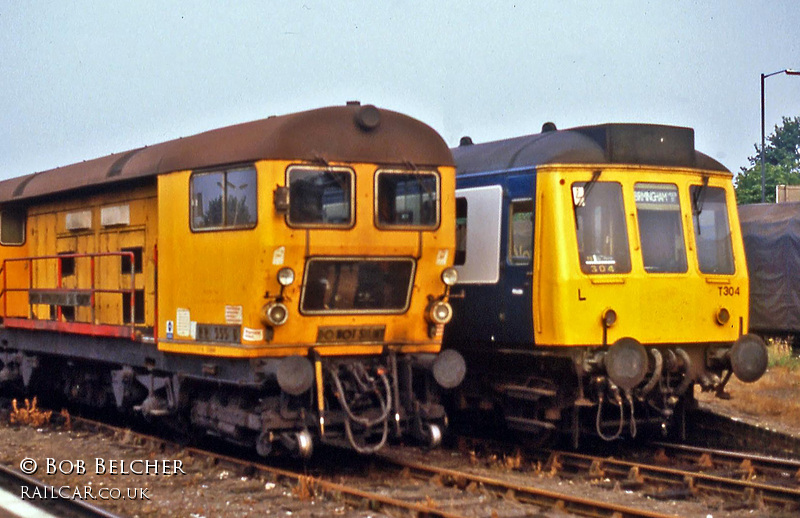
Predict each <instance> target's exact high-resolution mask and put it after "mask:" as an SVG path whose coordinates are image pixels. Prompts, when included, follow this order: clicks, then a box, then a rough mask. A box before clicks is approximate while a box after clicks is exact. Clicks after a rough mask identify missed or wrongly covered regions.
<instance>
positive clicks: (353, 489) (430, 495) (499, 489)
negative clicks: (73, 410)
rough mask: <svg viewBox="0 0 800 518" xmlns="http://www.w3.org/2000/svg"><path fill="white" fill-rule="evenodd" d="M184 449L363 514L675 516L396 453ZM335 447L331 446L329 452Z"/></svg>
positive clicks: (152, 441)
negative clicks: (309, 454) (296, 454)
mask: <svg viewBox="0 0 800 518" xmlns="http://www.w3.org/2000/svg"><path fill="white" fill-rule="evenodd" d="M73 426H75V427H78V426H80V427H86V428H88V429H93V430H94V431H97V432H100V433H105V434H113V435H115V436H117V437H123V436H124V437H126V442H128V443H130V442H131V436H132V435H133V436H135V441H136V443H137V444H140V445H141V444H148V445H149V447H150V448H155V449H157V450H161V451H164V450H172V449H174V448H177V445H175V444H174V443H170V442H169V441H167V440H164V439H161V438H158V437H153V436H151V435H147V434H140V433H134V432H131V431H130V430H127V429H121V428H116V427H114V426H111V425H108V424H105V423H100V422H97V421H91V420H85V419H80V418H78V419H75V418H73ZM180 451H181V455H185V456H189V457H195V458H198V459H203V461H202V463H203V464H204V465H208V463H209V462H211V463H213V465H214V466H215V467H217V468H221V467H224V468H225V469H226V470H229V471H231V472H234V473H238V474H243V475H245V474H246V475H247V476H248V477H251V478H253V477H257V478H259V479H260V480H262V482H263V481H267V482H272V483H280V484H284V485H286V484H288V485H290V486H291V487H292V489H291V493H292V494H294V495H295V496H296V497H297V498H299V499H301V500H306V501H310V500H312V499H320V498H325V499H327V500H329V501H333V502H336V503H337V504H338V505H346V506H348V507H349V508H351V509H352V510H353V512H354V513H355V512H356V511H357V510H360V509H361V510H363V509H369V510H371V511H378V512H381V513H386V514H388V515H396V514H398V513H399V514H400V515H403V516H420V517H441V518H467V517H475V516H488V515H491V516H493V517H497V518H506V517H508V518H512V517H522V516H530V515H531V514H536V513H541V512H543V511H544V512H546V511H547V510H555V511H557V512H561V513H570V514H574V515H578V516H591V517H606V516H607V517H614V518H635V517H641V518H667V517H674V516H675V515H674V514H665V513H660V512H656V511H652V510H648V509H637V508H634V507H629V506H625V505H620V504H616V503H609V502H607V501H602V500H595V499H592V498H589V497H580V496H575V495H570V494H566V493H560V492H555V491H549V490H543V489H540V488H537V487H534V486H533V485H531V484H530V483H513V482H509V481H506V480H501V479H497V478H491V477H489V476H482V475H476V474H473V473H469V472H467V471H464V470H460V469H449V468H443V467H437V466H434V465H424V464H423V463H420V462H415V461H411V460H408V459H403V458H400V457H399V456H396V455H381V456H377V457H376V456H373V457H362V456H353V455H352V454H351V453H346V454H342V458H343V459H344V461H343V462H342V464H340V465H337V466H336V467H335V468H334V469H331V466H330V464H331V463H330V462H329V461H327V460H326V462H321V463H320V465H319V466H314V465H304V466H300V467H295V468H286V467H279V466H276V465H274V464H277V463H269V462H266V461H263V460H258V461H253V460H250V459H249V458H246V457H249V456H250V454H248V453H244V454H243V455H241V456H239V455H238V454H237V455H232V454H223V453H219V452H215V451H209V450H207V449H200V448H181V450H180ZM326 453H327V452H326Z"/></svg>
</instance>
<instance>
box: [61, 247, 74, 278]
mask: <svg viewBox="0 0 800 518" xmlns="http://www.w3.org/2000/svg"><path fill="white" fill-rule="evenodd" d="M74 253H75V252H59V253H58V255H71V254H74ZM59 262H60V263H61V276H62V277H69V276H70V275H75V258H74V257H61V258H59Z"/></svg>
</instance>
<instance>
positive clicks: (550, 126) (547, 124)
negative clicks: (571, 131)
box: [542, 122, 558, 133]
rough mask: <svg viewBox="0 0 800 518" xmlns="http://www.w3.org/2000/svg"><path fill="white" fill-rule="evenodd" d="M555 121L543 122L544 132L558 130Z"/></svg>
mask: <svg viewBox="0 0 800 518" xmlns="http://www.w3.org/2000/svg"><path fill="white" fill-rule="evenodd" d="M557 130H558V128H556V123H555V122H545V123H544V124H542V133H550V132H551V131H557Z"/></svg>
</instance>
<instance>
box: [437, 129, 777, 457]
mask: <svg viewBox="0 0 800 518" xmlns="http://www.w3.org/2000/svg"><path fill="white" fill-rule="evenodd" d="M453 153H454V156H455V158H456V164H457V170H458V173H457V190H456V206H457V235H458V239H457V248H456V261H455V267H456V269H457V270H458V273H459V275H458V277H459V281H458V282H459V283H458V284H457V286H456V288H455V292H454V297H453V300H454V306H455V318H454V320H453V322H452V324H451V325H449V326H448V328H447V331H446V333H445V344H446V345H447V346H448V347H453V348H455V349H457V350H459V351H461V352H462V353H463V354H464V356H465V358H466V360H467V366H468V376H467V379H466V380H465V382H464V383H463V384H462V386H461V388H460V389H459V391H460V393H461V398H459V402H460V403H461V405H462V406H464V407H466V408H472V407H475V408H493V409H494V410H496V412H497V413H499V414H501V415H503V416H504V422H505V423H506V425H507V426H508V427H509V428H510V429H514V430H518V431H521V432H526V433H529V434H532V435H540V436H548V435H549V434H550V432H552V431H560V432H564V433H565V434H571V436H572V439H573V441H574V443H575V444H576V445H577V443H578V440H579V437H580V436H581V435H582V434H584V433H590V434H596V435H598V436H600V437H601V438H603V439H607V440H613V439H617V438H620V437H622V436H623V434H625V433H626V432H627V433H628V435H629V436H636V435H637V431H638V430H639V429H640V428H642V427H643V426H645V425H655V426H656V427H658V428H661V429H662V430H664V431H667V430H672V431H676V432H677V433H684V432H685V425H686V422H685V418H686V410H687V408H689V407H690V406H691V403H692V401H693V391H694V387H695V386H700V387H701V388H702V389H703V390H708V391H712V390H713V391H716V392H717V393H718V394H722V393H723V390H724V387H725V384H726V383H727V381H728V380H729V379H730V376H731V375H732V374H735V375H736V376H737V377H739V378H740V379H742V380H743V381H746V382H752V381H755V380H757V379H758V378H759V377H761V375H762V374H763V373H764V370H765V369H766V365H767V356H766V347H765V345H764V343H763V342H762V341H761V340H760V339H759V338H758V337H756V336H754V335H751V334H748V332H747V331H748V290H749V288H748V274H747V265H746V260H745V255H744V248H743V245H742V234H741V231H740V228H739V220H738V215H737V211H736V201H735V197H734V193H733V185H732V183H731V177H732V175H731V173H730V172H729V171H728V170H727V169H726V168H725V167H724V166H722V165H721V164H720V163H718V162H717V161H715V160H713V159H712V158H710V157H708V156H706V155H704V154H702V153H700V152H698V151H696V150H695V148H694V131H693V130H692V129H691V128H678V127H671V126H659V125H645V124H604V125H598V126H586V127H580V128H572V129H566V130H556V129H555V128H554V127H553V126H552V125H550V124H548V125H545V127H544V128H543V131H542V133H540V134H535V135H528V136H523V137H517V138H512V139H507V140H501V141H496V142H487V143H483V144H472V143H471V141H469V140H465V141H463V142H462V145H461V146H460V147H458V148H456V149H454V150H453ZM455 293H458V294H459V295H460V296H459V297H456V296H455ZM467 315H468V317H467Z"/></svg>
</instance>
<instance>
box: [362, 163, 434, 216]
mask: <svg viewBox="0 0 800 518" xmlns="http://www.w3.org/2000/svg"><path fill="white" fill-rule="evenodd" d="M383 174H389V175H391V174H405V175H415V174H418V175H422V174H424V175H432V176H433V177H434V178H435V179H436V221H435V222H434V223H433V224H431V225H413V224H412V225H395V224H392V223H389V224H386V223H381V221H380V217H379V216H380V215H379V212H378V201H379V200H378V196H379V190H378V184H379V183H380V177H381V175H383ZM372 201H373V207H372V221H373V224H374V225H375V228H377V229H380V230H414V231H424V230H428V231H433V230H438V228H439V226H441V224H442V215H441V214H442V176H441V174H440V173H439V170H438V169H419V170H418V169H394V168H378V169H377V170H376V171H375V176H374V181H373V200H372Z"/></svg>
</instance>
